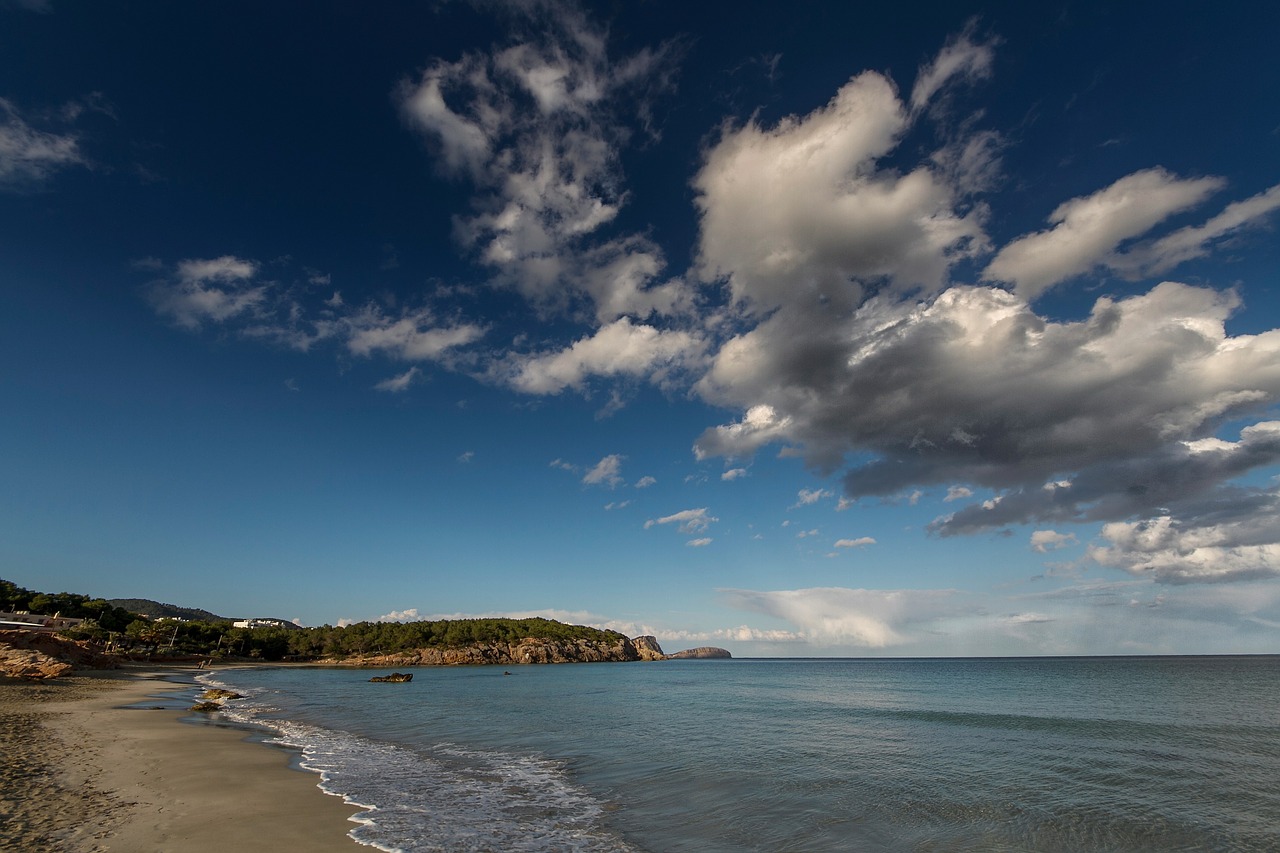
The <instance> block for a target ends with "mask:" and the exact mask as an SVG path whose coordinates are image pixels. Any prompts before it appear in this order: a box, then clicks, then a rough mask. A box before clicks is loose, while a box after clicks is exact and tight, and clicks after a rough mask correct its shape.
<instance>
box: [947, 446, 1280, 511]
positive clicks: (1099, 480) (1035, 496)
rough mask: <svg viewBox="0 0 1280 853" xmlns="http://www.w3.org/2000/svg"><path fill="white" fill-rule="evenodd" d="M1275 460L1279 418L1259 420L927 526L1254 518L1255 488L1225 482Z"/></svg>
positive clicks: (1279, 458) (1116, 461)
mask: <svg viewBox="0 0 1280 853" xmlns="http://www.w3.org/2000/svg"><path fill="white" fill-rule="evenodd" d="M1277 462H1280V422H1277V421H1263V422H1261V423H1257V424H1253V425H1251V426H1248V427H1245V428H1244V429H1242V430H1241V431H1240V440H1239V441H1235V442H1231V441H1224V440H1222V439H1218V438H1208V439H1197V440H1184V441H1175V442H1171V443H1170V444H1168V445H1156V446H1155V448H1154V449H1153V450H1151V451H1149V452H1145V453H1144V452H1142V451H1141V449H1135V450H1133V451H1131V452H1130V453H1129V454H1127V455H1121V456H1119V457H1117V458H1113V459H1107V458H1100V459H1096V460H1094V461H1093V463H1092V464H1090V465H1087V466H1083V467H1081V469H1080V470H1079V473H1077V474H1076V475H1075V476H1074V477H1072V478H1070V479H1067V480H1056V481H1052V482H1048V483H1045V484H1044V485H1042V486H1040V487H1038V488H1031V487H1024V488H1017V489H1011V490H1009V491H1007V492H1005V493H1004V494H1002V495H1000V496H999V497H1000V500H998V501H992V502H989V503H982V504H975V505H972V506H969V507H966V508H964V509H962V510H960V511H959V512H956V513H953V514H952V515H949V516H946V517H944V518H942V519H939V520H938V521H936V522H934V523H933V525H931V528H932V529H933V530H934V532H937V533H941V534H942V535H951V534H956V533H969V532H973V531H977V530H988V529H991V528H994V527H1001V526H1004V525H1008V524H1016V523H1020V522H1025V521H1039V522H1083V521H1109V520H1119V519H1125V518H1131V517H1134V516H1147V515H1150V514H1151V513H1153V512H1157V511H1161V512H1162V513H1167V512H1169V511H1171V510H1176V511H1177V512H1178V514H1180V515H1181V516H1182V517H1183V518H1184V519H1192V518H1198V517H1206V518H1208V517H1213V518H1221V517H1222V515H1223V514H1224V513H1225V512H1228V511H1230V512H1231V513H1233V514H1235V513H1245V514H1250V515H1256V514H1258V513H1259V512H1263V515H1264V516H1265V512H1264V511H1263V509H1261V508H1260V507H1259V506H1258V505H1257V504H1258V500H1259V497H1258V496H1259V495H1263V494H1265V493H1264V492H1260V491H1258V490H1256V489H1246V488H1242V487H1230V488H1229V487H1226V486H1224V485H1223V484H1224V483H1227V482H1229V481H1230V480H1233V479H1235V478H1236V477H1239V476H1241V475H1243V474H1246V473H1248V472H1250V471H1252V470H1255V469H1258V468H1263V467H1266V466H1269V465H1274V464H1276V463H1277Z"/></svg>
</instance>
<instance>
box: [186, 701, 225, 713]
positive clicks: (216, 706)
mask: <svg viewBox="0 0 1280 853" xmlns="http://www.w3.org/2000/svg"><path fill="white" fill-rule="evenodd" d="M188 710H190V711H202V712H204V713H206V714H207V713H210V712H213V711H221V710H222V703H221V702H197V703H196V704H194V705H192V706H191V707H190V708H189V709H188Z"/></svg>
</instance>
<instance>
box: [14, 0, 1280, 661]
mask: <svg viewBox="0 0 1280 853" xmlns="http://www.w3.org/2000/svg"><path fill="white" fill-rule="evenodd" d="M1254 6H1256V4H1228V5H1227V6H1225V7H1218V8H1213V9H1210V8H1208V7H1204V6H1203V5H1201V4H1167V3H1166V4H1154V3H1133V4H1123V5H1121V6H1115V5H1114V4H1104V3H1064V4H1059V5H1057V6H1052V7H1050V6H1044V5H1039V6H1037V5H1034V4H1025V3H1008V4H1003V3H993V4H973V5H970V6H964V7H958V6H955V4H936V3H920V4H892V5H884V6H881V7H877V8H859V7H858V6H855V5H853V4H842V3H840V4H838V3H811V4H776V3H734V4H719V3H707V4H680V3H667V2H648V3H627V4H614V5H612V6H605V5H603V4H597V5H592V6H586V7H580V6H576V5H573V4H569V3H552V2H542V0H537V2H535V1H534V0H530V1H529V2H521V3H477V4H467V3H444V4H426V3H423V4H417V3H395V4H380V5H378V6H376V7H373V8H372V9H371V8H368V7H366V6H361V5H359V4H339V3H333V4H324V5H318V4H295V3H279V4H249V3H220V4H172V3H159V2H155V3H93V4H90V3H63V2H59V0H49V2H34V0H31V1H29V2H10V3H8V4H6V5H3V6H0V99H2V100H0V258H2V259H3V265H2V267H0V359H2V361H0V363H3V365H4V367H3V369H2V370H0V393H2V394H3V395H4V400H5V404H4V407H3V410H4V412H5V414H3V415H2V416H0V454H3V456H2V457H0V463H2V464H3V469H4V470H5V471H6V472H7V475H6V477H5V478H4V480H5V485H4V486H3V487H2V488H0V572H3V576H5V577H7V578H11V579H12V580H15V581H16V582H19V583H21V584H23V585H26V586H28V587H32V588H39V589H50V590H52V589H55V588H56V589H72V590H76V591H82V592H87V593H91V594H96V595H104V596H108V597H110V596H121V597H124V596H147V597H154V598H160V599H164V600H169V601H174V602H175V603H181V604H188V605H191V606H200V607H206V608H209V609H212V610H215V611H219V612H225V613H226V614H227V615H237V616H248V615H276V616H284V617H286V618H294V617H297V618H299V619H301V620H302V621H304V622H306V623H308V624H319V623H322V622H331V623H333V622H337V621H339V620H344V619H347V620H351V619H372V618H379V617H386V618H410V617H411V616H412V615H413V614H415V613H416V614H418V615H422V616H426V615H428V614H431V615H442V614H473V615H480V614H491V613H532V612H537V613H546V614H550V615H554V616H557V617H558V618H563V619H567V620H569V621H579V622H591V623H592V624H601V625H609V626H614V627H618V628H620V629H621V630H627V631H630V632H632V633H640V632H646V633H656V634H658V636H659V638H660V639H661V640H663V642H664V643H666V644H668V645H671V646H674V647H677V648H678V647H680V646H682V645H699V644H707V643H714V644H717V645H724V646H729V647H731V648H733V649H735V651H739V652H742V653H759V654H832V653H844V654H847V653H859V654H862V653H886V654H905V653H926V654H933V653H940V652H947V653H949V652H951V651H959V652H961V653H1020V652H1040V653H1054V652H1103V653H1105V652H1129V651H1153V652H1161V651H1181V652H1196V651H1208V652H1213V651H1274V650H1275V647H1276V640H1277V634H1276V630H1277V628H1276V625H1277V624H1280V584H1278V583H1277V581H1276V577H1277V574H1280V529H1278V526H1277V525H1276V524H1275V522H1274V519H1275V517H1276V512H1275V510H1276V508H1277V503H1278V502H1280V496H1277V493H1276V491H1275V489H1276V479H1275V478H1276V476H1277V473H1278V472H1280V466H1277V461H1278V460H1277V456H1278V455H1280V449H1278V447H1277V440H1276V438H1275V436H1276V435H1277V434H1280V426H1278V425H1277V424H1278V421H1277V419H1276V411H1275V407H1276V402H1277V399H1278V398H1280V367H1277V364H1280V342H1278V341H1277V337H1280V333H1278V332H1276V331H1274V330H1275V329H1276V326H1277V317H1278V316H1280V294H1278V293H1277V276H1276V269H1277V262H1278V261H1280V252H1278V251H1277V241H1276V240H1275V239H1274V231H1273V228H1274V225H1275V210H1276V208H1277V207H1280V189H1277V187H1278V186H1280V169H1278V168H1277V164H1280V100H1277V99H1276V97H1275V96H1274V92H1276V91H1280V70H1278V69H1280V65H1278V64H1277V63H1276V62H1275V61H1274V55H1273V54H1274V45H1275V36H1276V33H1277V32H1278V31H1280V13H1277V12H1276V11H1274V10H1270V9H1267V10H1263V11H1261V12H1259V11H1257V9H1255V8H1253V7H1254Z"/></svg>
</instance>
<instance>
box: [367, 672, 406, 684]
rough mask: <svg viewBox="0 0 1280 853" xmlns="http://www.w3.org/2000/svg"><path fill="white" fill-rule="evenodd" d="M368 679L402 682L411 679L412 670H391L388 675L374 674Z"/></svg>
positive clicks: (391, 682)
mask: <svg viewBox="0 0 1280 853" xmlns="http://www.w3.org/2000/svg"><path fill="white" fill-rule="evenodd" d="M369 680H370V681H380V682H384V683H387V684H403V683H404V682H406V681H413V673H412V672H393V673H391V674H390V675H375V676H374V677H373V678H370V679H369Z"/></svg>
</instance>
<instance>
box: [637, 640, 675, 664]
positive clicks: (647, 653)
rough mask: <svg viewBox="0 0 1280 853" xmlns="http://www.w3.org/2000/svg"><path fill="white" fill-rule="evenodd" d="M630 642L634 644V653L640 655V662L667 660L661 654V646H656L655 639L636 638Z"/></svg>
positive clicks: (656, 641)
mask: <svg viewBox="0 0 1280 853" xmlns="http://www.w3.org/2000/svg"><path fill="white" fill-rule="evenodd" d="M631 642H632V643H634V644H635V647H636V652H637V653H638V654H639V655H640V660H666V659H667V656H666V655H665V654H663V651H662V646H660V645H658V638H657V637H650V636H644V637H636V638H635V639H633V640H632V641H631Z"/></svg>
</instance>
